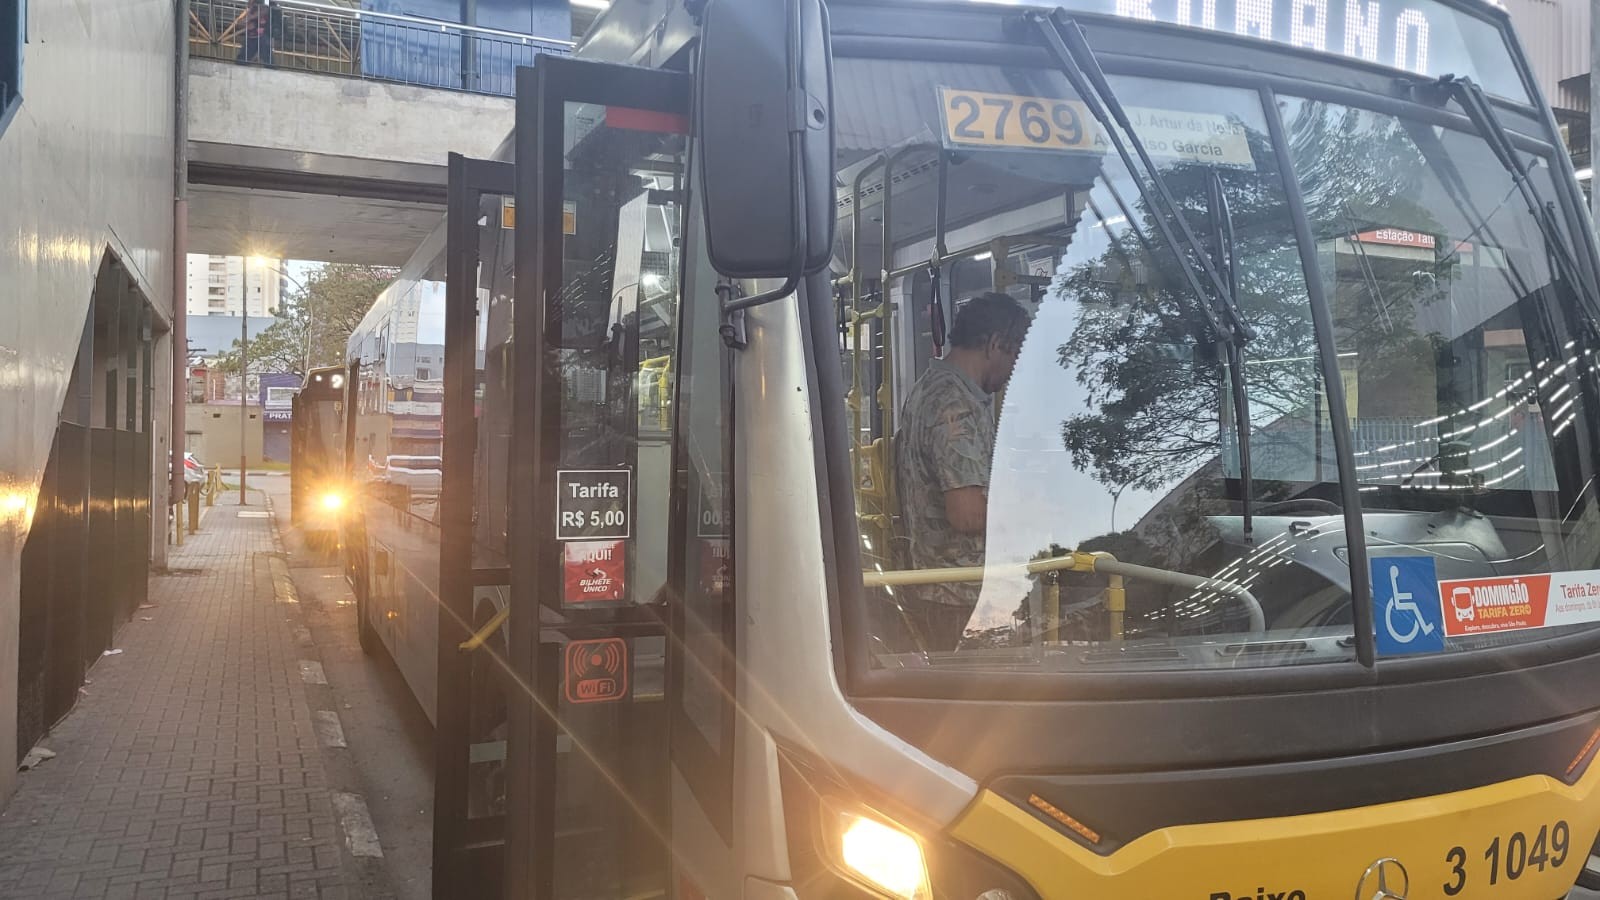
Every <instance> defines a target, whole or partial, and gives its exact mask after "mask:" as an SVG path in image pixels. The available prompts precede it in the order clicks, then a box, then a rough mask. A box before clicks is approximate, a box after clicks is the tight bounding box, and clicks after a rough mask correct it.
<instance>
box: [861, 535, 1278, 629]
mask: <svg viewBox="0 0 1600 900" xmlns="http://www.w3.org/2000/svg"><path fill="white" fill-rule="evenodd" d="M991 572H993V573H997V574H1001V573H1015V574H1023V575H1039V574H1044V573H1048V572H1100V573H1102V574H1104V575H1106V576H1107V587H1106V612H1107V615H1108V619H1109V623H1110V631H1111V639H1112V640H1122V635H1123V629H1124V618H1125V614H1126V612H1127V609H1128V595H1127V590H1126V587H1125V585H1124V583H1123V578H1124V577H1131V578H1148V579H1150V580H1151V581H1156V582H1160V583H1163V584H1172V585H1177V586H1179V587H1188V588H1193V589H1197V590H1205V591H1213V592H1215V593H1218V594H1226V595H1227V596H1229V597H1232V598H1234V599H1235V600H1238V601H1239V603H1240V604H1241V605H1242V606H1244V608H1245V612H1246V613H1247V614H1248V615H1249V617H1250V631H1251V632H1252V633H1256V634H1259V633H1262V632H1264V631H1266V630H1267V628H1266V615H1265V613H1264V612H1263V611H1262V609H1261V601H1259V600H1257V599H1256V598H1255V595H1254V594H1252V593H1250V591H1249V589H1248V588H1246V587H1245V586H1244V585H1242V584H1238V583H1237V582H1233V581H1227V580H1225V579H1221V578H1207V577H1205V576H1203V575H1190V574H1188V573H1187V572H1174V571H1171V570H1170V569H1158V568H1155V567H1153V566H1141V565H1138V564H1136V563H1126V562H1122V561H1120V560H1118V559H1117V558H1116V557H1114V556H1112V555H1111V554H1109V553H1105V552H1085V551H1082V550H1074V551H1071V552H1069V553H1067V554H1065V555H1063V556H1052V557H1046V558H1044V559H1036V560H1033V561H1032V562H1027V563H1012V564H999V565H989V566H949V567H945V568H932V569H897V570H893V571H887V572H883V571H877V570H872V571H866V572H862V573H861V581H862V583H863V584H864V585H865V586H867V587H895V586H899V585H915V584H959V583H972V582H980V581H983V579H984V576H985V575H986V574H987V573H991ZM1056 597H1057V604H1058V607H1057V615H1059V602H1060V601H1059V598H1060V595H1059V594H1057V595H1056ZM1048 600H1049V597H1048V595H1047V597H1046V601H1047V603H1048ZM1058 625H1059V622H1056V621H1052V622H1049V623H1047V624H1046V629H1045V630H1046V632H1047V633H1048V632H1050V631H1052V630H1054V629H1055V628H1056V627H1057V626H1058Z"/></svg>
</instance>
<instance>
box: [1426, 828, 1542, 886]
mask: <svg viewBox="0 0 1600 900" xmlns="http://www.w3.org/2000/svg"><path fill="white" fill-rule="evenodd" d="M1571 849H1572V829H1571V828H1570V827H1568V825H1567V823H1566V822H1559V821H1558V822H1556V823H1555V824H1554V825H1541V826H1539V832H1538V833H1537V834H1534V835H1533V836H1532V837H1531V838H1530V837H1529V836H1528V834H1526V833H1524V832H1521V831H1514V832H1512V833H1511V834H1509V835H1506V836H1505V837H1503V838H1502V837H1500V836H1498V835H1497V836H1496V837H1495V839H1494V840H1492V841H1490V842H1489V846H1488V847H1485V848H1484V851H1483V862H1484V866H1485V867H1487V875H1488V879H1489V884H1491V885H1494V884H1499V883H1500V879H1502V878H1504V879H1506V880H1508V881H1516V880H1517V879H1518V878H1521V877H1522V876H1523V875H1524V874H1525V873H1527V871H1528V870H1529V869H1538V870H1539V871H1540V872H1543V871H1544V870H1545V868H1546V867H1549V868H1552V869H1554V868H1559V867H1560V866H1561V865H1562V864H1563V863H1565V862H1566V861H1567V857H1568V855H1570V851H1571ZM1468 860H1469V856H1468V854H1467V850H1466V848H1465V847H1460V846H1457V847H1451V848H1450V852H1448V853H1446V854H1445V855H1444V861H1445V863H1446V864H1447V865H1449V866H1450V880H1449V881H1447V882H1445V883H1444V893H1445V896H1447V897H1454V896H1456V895H1457V894H1459V893H1461V892H1462V891H1463V890H1465V889H1466V887H1467V880H1468V868H1469V867H1468ZM1471 868H1472V870H1473V872H1474V873H1475V876H1474V877H1478V878H1482V877H1484V875H1485V871H1484V867H1480V866H1477V865H1473V866H1471Z"/></svg>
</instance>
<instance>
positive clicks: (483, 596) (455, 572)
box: [433, 154, 516, 900]
mask: <svg viewBox="0 0 1600 900" xmlns="http://www.w3.org/2000/svg"><path fill="white" fill-rule="evenodd" d="M447 204H448V205H447V212H446V216H447V224H446V235H447V236H446V243H445V253H446V255H447V259H446V263H445V294H446V297H445V362H444V366H445V370H444V409H443V414H444V423H443V425H444V444H443V457H444V459H443V474H442V476H441V478H442V483H441V488H440V490H441V495H440V504H441V506H440V510H439V515H440V524H441V528H440V542H439V543H440V547H439V563H440V565H439V581H440V602H441V604H442V607H443V608H442V609H441V610H440V616H439V635H438V649H437V653H438V682H437V687H438V702H437V703H436V719H435V723H434V724H435V732H434V740H435V746H434V761H435V765H434V807H433V819H434V838H433V854H434V855H433V896H434V897H437V898H441V900H443V898H454V897H460V898H469V897H470V898H479V897H494V896H497V895H498V894H499V893H500V872H501V867H502V864H503V860H504V843H505V841H504V838H505V784H506V729H507V727H508V725H507V721H506V697H507V696H508V693H509V692H510V691H511V690H514V688H513V687H512V680H511V679H510V678H509V677H508V669H507V667H506V639H507V635H508V631H509V629H508V628H507V627H505V626H506V622H507V620H508V619H509V609H508V606H509V592H510V583H511V574H510V568H509V564H508V562H507V559H508V555H507V548H506V527H505V523H506V495H507V490H508V488H509V483H508V477H509V469H508V463H507V460H508V453H509V446H508V445H509V436H510V416H511V398H510V387H511V382H510V367H509V360H510V353H511V308H512V274H513V268H512V261H513V253H512V235H513V233H514V231H515V227H516V210H515V208H514V206H513V204H512V167H511V164H510V163H508V162H497V161H492V160H482V159H468V158H466V157H463V156H460V155H457V154H451V156H450V160H449V192H448V200H447Z"/></svg>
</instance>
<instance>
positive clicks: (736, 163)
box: [694, 0, 834, 278]
mask: <svg viewBox="0 0 1600 900" xmlns="http://www.w3.org/2000/svg"><path fill="white" fill-rule="evenodd" d="M698 66H699V68H698V72H697V73H696V77H697V81H698V83H699V88H698V96H697V97H696V102H695V105H694V114H695V123H694V124H695V128H694V132H695V134H696V135H697V136H698V137H699V140H700V145H699V148H698V151H697V152H698V153H699V157H700V165H699V176H700V183H701V185H702V186H703V194H704V197H705V221H706V244H707V248H708V255H709V257H710V260H711V265H712V267H713V268H715V269H716V270H717V271H718V272H720V273H722V274H723V275H726V276H728V277H730V278H798V277H799V276H801V275H808V274H811V273H813V272H816V271H818V270H820V269H822V268H823V267H824V266H826V265H827V264H828V262H829V259H830V258H831V256H832V253H833V224H834V171H833V61H832V54H831V52H830V50H829V39H828V13H827V9H826V8H825V7H824V6H823V4H822V0H711V2H710V3H709V4H708V6H707V8H706V11H705V19H704V23H703V26H702V29H701V37H700V53H699V63H698Z"/></svg>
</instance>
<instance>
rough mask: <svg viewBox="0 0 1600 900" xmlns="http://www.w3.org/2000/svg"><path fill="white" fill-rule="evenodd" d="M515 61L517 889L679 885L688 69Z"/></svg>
mask: <svg viewBox="0 0 1600 900" xmlns="http://www.w3.org/2000/svg"><path fill="white" fill-rule="evenodd" d="M518 74H519V79H518V85H517V113H516V115H517V121H516V135H517V147H516V180H517V190H516V199H517V208H518V209H519V210H521V211H522V215H521V218H520V219H519V222H518V225H519V227H518V229H517V232H516V258H517V270H518V272H520V273H522V275H523V277H521V278H519V279H518V282H517V286H516V310H517V312H516V317H517V320H518V329H517V335H518V339H517V340H516V341H515V345H516V346H515V354H514V356H515V360H514V365H513V369H514V375H515V392H516V396H517V398H518V401H517V403H516V404H514V407H513V426H512V442H511V459H512V460H513V461H514V462H513V469H512V472H511V490H510V492H509V493H510V498H511V506H512V509H511V521H510V543H511V546H512V547H513V548H515V549H514V552H513V553H512V554H511V610H512V612H511V625H510V628H511V641H510V663H511V669H512V672H513V674H514V676H515V679H516V681H517V684H518V685H519V691H518V693H517V694H516V695H515V696H513V697H512V698H511V704H510V706H511V716H510V723H511V729H510V747H509V765H508V776H509V782H508V788H509V795H508V798H507V823H506V825H507V828H506V840H507V849H508V853H507V858H506V879H507V881H506V887H507V891H506V893H505V896H507V897H515V898H540V900H548V898H585V900H588V898H623V897H627V898H646V897H666V896H668V895H669V894H670V893H671V892H672V889H671V883H672V872H673V868H672V864H671V854H669V853H668V846H669V843H670V840H669V835H670V833H671V822H670V821H669V815H668V810H669V806H670V802H669V796H670V785H671V783H672V779H671V777H670V774H669V773H670V765H671V762H670V752H669V749H668V748H669V732H668V724H667V723H668V719H669V712H668V704H667V702H666V701H667V697H666V693H667V691H666V685H667V673H666V658H667V651H666V616H667V611H668V610H669V609H670V608H671V607H672V604H671V601H670V598H671V596H672V594H673V590H672V588H671V587H670V585H671V584H672V581H673V579H672V577H671V576H670V575H669V569H671V568H673V567H672V566H670V565H669V554H668V542H669V538H668V535H669V524H670V523H671V522H672V521H676V520H679V516H678V514H677V512H676V511H675V509H676V507H680V506H682V505H683V501H682V497H681V494H682V492H681V490H675V489H674V478H673V467H674V442H673V440H672V431H673V419H674V416H673V409H672V402H673V396H674V393H673V389H672V385H673V379H674V378H675V376H676V369H675V365H676V362H677V360H676V347H677V329H678V327H679V315H678V299H679V295H680V291H679V287H678V285H679V282H680V267H681V258H682V257H681V245H682V238H683V234H682V233H681V232H682V226H681V222H682V220H683V195H684V190H685V184H686V175H687V166H688V137H687V131H688V112H689V84H690V81H689V77H688V76H687V75H686V74H682V73H674V72H664V71H652V70H646V69H636V68H631V67H624V66H616V65H608V64H601V63H595V62H589V61H582V60H575V59H568V58H549V57H543V58H541V59H540V61H539V64H538V66H537V67H535V68H533V69H531V70H530V69H523V70H521V71H520V72H519V73H518ZM525 623H527V624H525Z"/></svg>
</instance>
